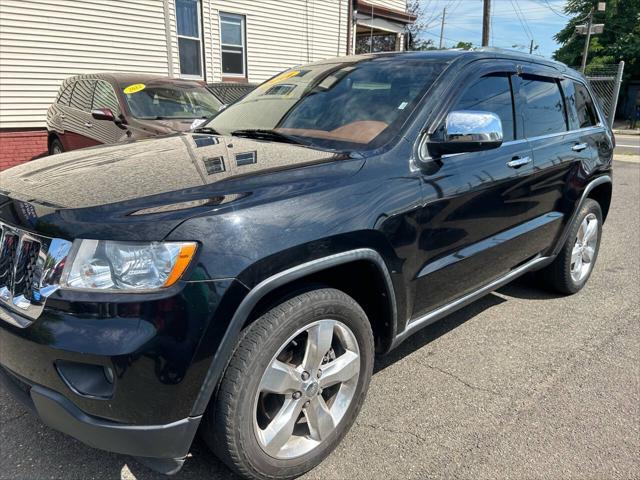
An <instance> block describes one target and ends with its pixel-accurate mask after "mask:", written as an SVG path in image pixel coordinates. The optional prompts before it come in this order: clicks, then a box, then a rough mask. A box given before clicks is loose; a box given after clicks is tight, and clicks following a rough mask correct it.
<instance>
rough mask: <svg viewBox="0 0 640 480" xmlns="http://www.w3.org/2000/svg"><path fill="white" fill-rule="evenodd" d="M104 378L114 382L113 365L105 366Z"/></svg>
mask: <svg viewBox="0 0 640 480" xmlns="http://www.w3.org/2000/svg"><path fill="white" fill-rule="evenodd" d="M104 378H106V379H107V382H109V383H113V369H112V368H111V367H104Z"/></svg>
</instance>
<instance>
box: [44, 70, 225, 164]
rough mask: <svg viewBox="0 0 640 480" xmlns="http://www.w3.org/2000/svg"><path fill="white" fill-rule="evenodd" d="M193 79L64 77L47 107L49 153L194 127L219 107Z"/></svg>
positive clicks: (103, 75) (111, 75)
mask: <svg viewBox="0 0 640 480" xmlns="http://www.w3.org/2000/svg"><path fill="white" fill-rule="evenodd" d="M221 106H222V102H220V101H219V100H218V99H217V98H216V97H215V96H214V95H213V94H212V93H211V92H210V91H209V90H207V88H206V87H205V86H204V85H202V84H201V83H199V82H196V81H188V80H179V79H174V78H168V77H161V76H157V75H141V74H129V73H98V74H86V75H76V76H73V77H69V78H67V79H66V80H65V81H64V82H63V84H62V86H61V87H60V92H59V94H58V97H57V98H56V101H55V103H53V105H51V107H49V110H48V111H47V130H48V131H49V142H48V146H49V153H50V154H56V153H61V152H64V151H68V150H75V149H78V148H84V147H91V146H94V145H100V144H103V143H116V142H120V141H123V140H127V139H136V140H137V139H142V138H147V137H153V136H156V135H162V134H166V133H171V132H176V131H186V130H190V129H191V128H195V127H197V126H198V125H199V124H200V123H202V122H203V121H204V120H205V119H206V118H208V117H210V116H212V115H214V114H215V113H217V112H218V110H219V109H220V108H221Z"/></svg>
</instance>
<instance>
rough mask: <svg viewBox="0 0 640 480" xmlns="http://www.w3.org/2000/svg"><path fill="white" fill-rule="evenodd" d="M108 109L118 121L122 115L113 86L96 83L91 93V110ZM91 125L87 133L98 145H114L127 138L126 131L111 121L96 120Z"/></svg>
mask: <svg viewBox="0 0 640 480" xmlns="http://www.w3.org/2000/svg"><path fill="white" fill-rule="evenodd" d="M104 108H108V109H109V110H111V112H112V113H113V115H114V117H115V118H116V119H118V118H119V117H120V115H121V113H122V111H121V108H120V104H119V102H118V97H117V96H116V92H115V90H114V89H113V86H112V85H111V84H110V83H109V82H107V81H105V80H98V81H96V85H95V89H94V92H93V101H92V104H91V109H92V110H95V109H104ZM91 123H92V124H93V125H92V127H91V130H90V132H89V135H90V136H91V138H92V139H94V140H96V141H98V142H100V143H116V142H119V141H121V140H124V139H126V138H127V136H126V129H122V128H120V127H119V126H118V124H116V122H114V121H111V120H97V119H95V118H94V119H92V122H91Z"/></svg>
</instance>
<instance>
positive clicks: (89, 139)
mask: <svg viewBox="0 0 640 480" xmlns="http://www.w3.org/2000/svg"><path fill="white" fill-rule="evenodd" d="M94 87H95V80H78V81H77V82H76V84H75V87H74V88H73V91H72V92H71V101H70V103H69V107H68V108H67V112H66V113H65V118H64V120H63V125H64V130H65V143H66V144H65V145H64V148H65V150H76V149H78V148H85V147H91V146H94V145H99V144H100V143H101V142H100V141H98V140H96V139H95V138H94V137H93V135H92V130H91V129H92V128H93V118H92V117H91V102H92V99H93V89H94Z"/></svg>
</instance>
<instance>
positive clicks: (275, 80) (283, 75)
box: [267, 70, 300, 85]
mask: <svg viewBox="0 0 640 480" xmlns="http://www.w3.org/2000/svg"><path fill="white" fill-rule="evenodd" d="M299 73H300V71H299V70H289V71H288V72H283V73H281V74H280V75H278V76H277V77H275V78H273V79H271V80H269V81H268V82H267V85H273V84H275V83H280V82H282V81H284V80H287V79H289V78H291V77H295V76H296V75H298V74H299Z"/></svg>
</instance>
